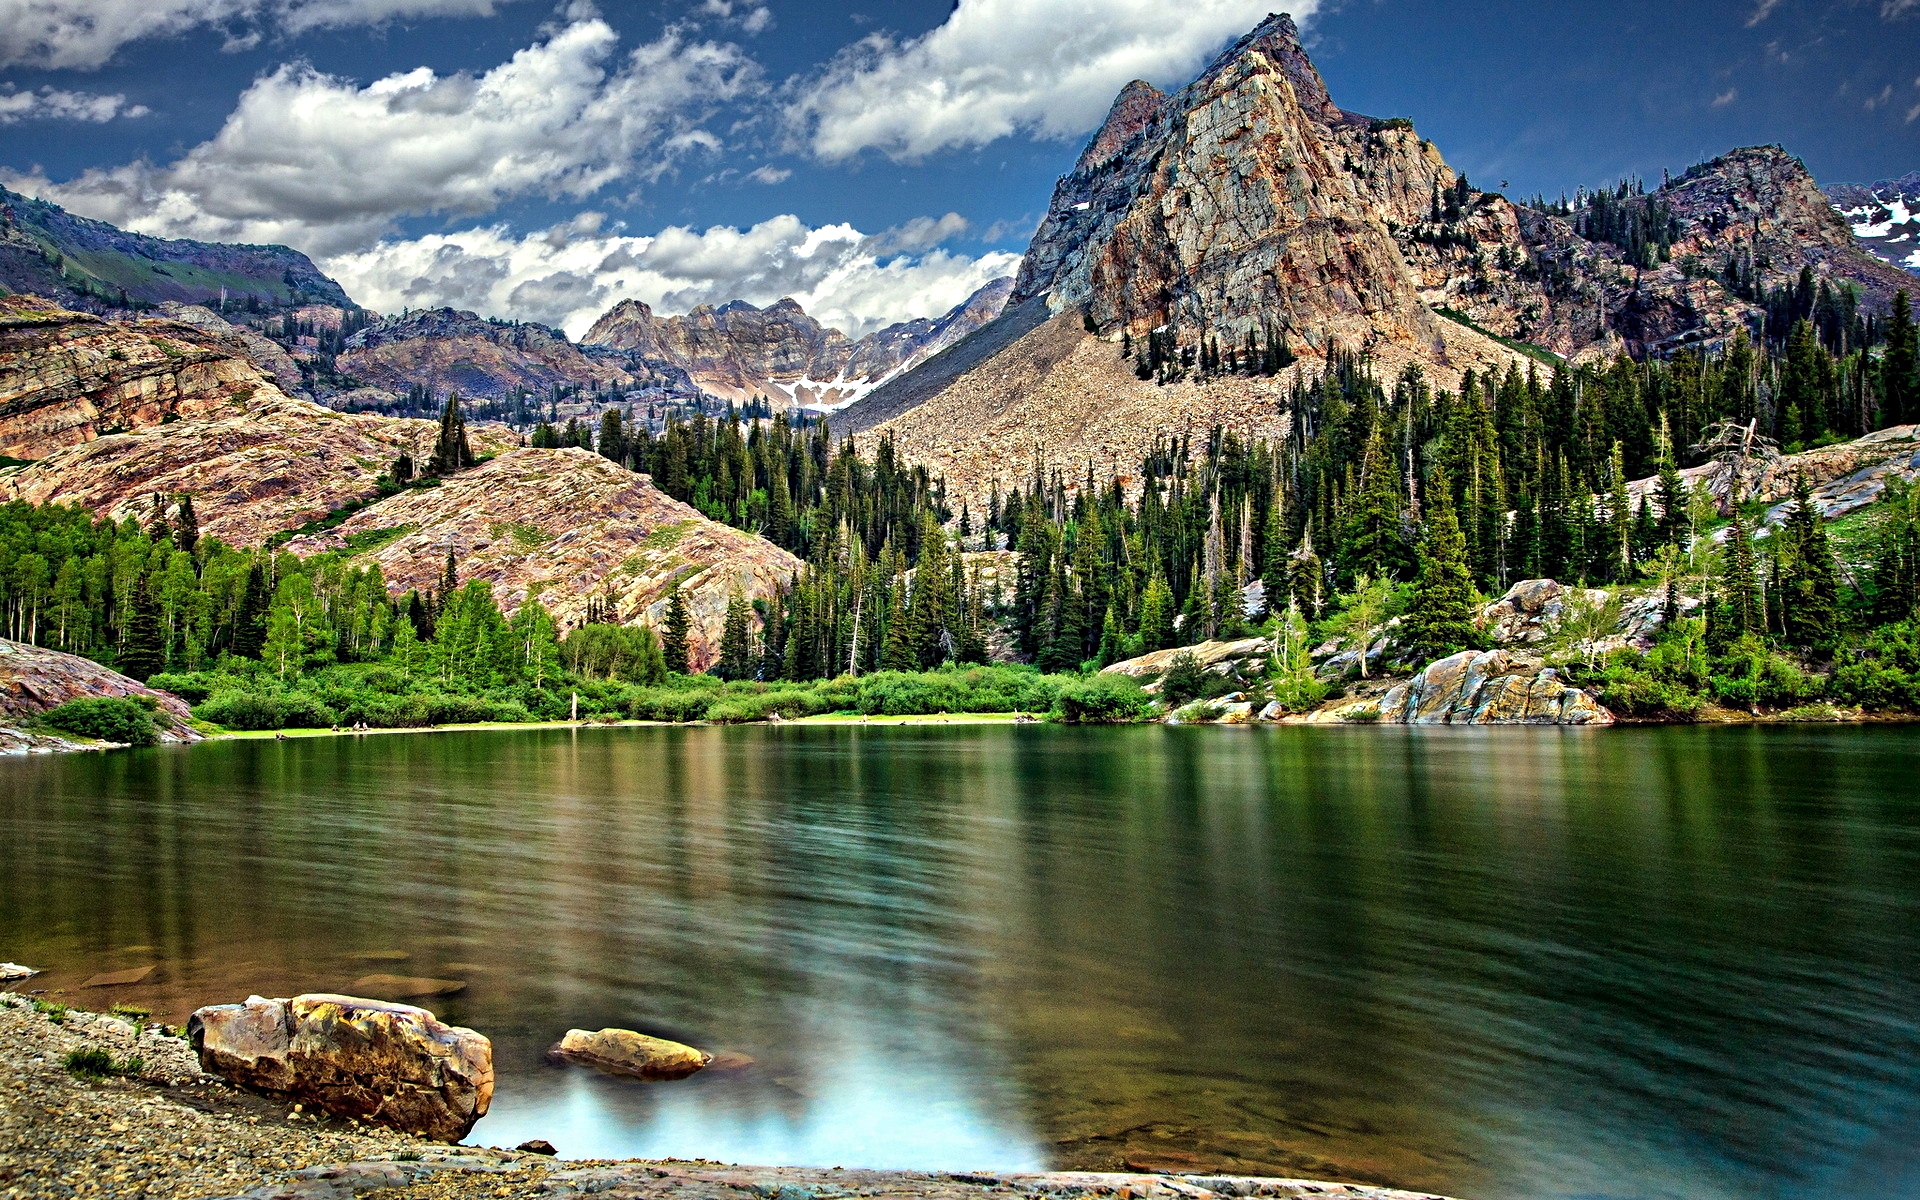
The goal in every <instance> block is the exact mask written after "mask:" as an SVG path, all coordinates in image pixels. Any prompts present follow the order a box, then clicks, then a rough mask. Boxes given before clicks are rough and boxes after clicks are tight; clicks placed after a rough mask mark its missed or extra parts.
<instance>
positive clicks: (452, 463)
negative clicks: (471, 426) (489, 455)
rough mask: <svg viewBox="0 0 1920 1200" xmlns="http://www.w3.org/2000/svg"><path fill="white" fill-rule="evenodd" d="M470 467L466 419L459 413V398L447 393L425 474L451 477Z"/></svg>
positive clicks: (470, 459)
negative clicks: (445, 403) (436, 436)
mask: <svg viewBox="0 0 1920 1200" xmlns="http://www.w3.org/2000/svg"><path fill="white" fill-rule="evenodd" d="M472 465H473V448H472V447H471V446H469V445H468V444H467V419H466V417H465V416H464V415H462V413H461V411H460V396H459V393H457V392H449V393H448V394H447V405H446V408H444V409H442V410H441V413H440V435H439V437H438V438H436V439H435V441H434V443H433V454H432V456H431V457H429V458H428V459H427V470H426V473H427V474H428V475H432V476H441V475H452V474H453V473H454V472H456V471H464V470H466V469H467V468H468V467H471V466H472Z"/></svg>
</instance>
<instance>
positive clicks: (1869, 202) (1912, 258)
mask: <svg viewBox="0 0 1920 1200" xmlns="http://www.w3.org/2000/svg"><path fill="white" fill-rule="evenodd" d="M1822 190H1823V191H1825V192H1826V196H1827V199H1828V200H1830V201H1832V202H1833V207H1834V208H1835V209H1837V210H1838V211H1839V213H1840V215H1841V216H1842V217H1844V218H1846V220H1847V222H1848V224H1850V225H1851V226H1852V227H1853V236H1854V239H1855V240H1856V241H1858V242H1859V243H1860V246H1861V248H1862V249H1865V250H1866V251H1867V252H1868V253H1870V254H1872V255H1874V256H1875V257H1877V258H1879V259H1880V260H1882V261H1883V262H1886V263H1888V264H1890V265H1892V266H1896V267H1902V268H1904V269H1906V270H1908V271H1910V272H1912V273H1914V274H1916V275H1920V171H1914V172H1911V173H1909V174H1906V175H1902V176H1901V177H1900V178H1898V179H1883V180H1881V181H1880V182H1879V183H1836V184H1833V185H1830V186H1828V187H1826V188H1824V189H1822Z"/></svg>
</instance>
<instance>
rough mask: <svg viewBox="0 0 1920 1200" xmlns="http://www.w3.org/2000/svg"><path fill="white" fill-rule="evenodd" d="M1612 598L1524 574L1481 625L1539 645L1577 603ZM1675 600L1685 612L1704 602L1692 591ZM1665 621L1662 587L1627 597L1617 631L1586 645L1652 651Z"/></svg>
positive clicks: (1498, 637)
mask: <svg viewBox="0 0 1920 1200" xmlns="http://www.w3.org/2000/svg"><path fill="white" fill-rule="evenodd" d="M1612 599H1613V594H1612V593H1610V592H1606V591H1602V590H1601V589H1599V588H1577V587H1568V586H1566V585H1565V584H1563V583H1559V582H1557V581H1555V580H1552V579H1523V580H1521V581H1520V582H1518V583H1516V584H1514V585H1513V586H1512V587H1510V588H1508V589H1507V591H1506V594H1505V595H1503V596H1501V597H1500V598H1499V599H1498V600H1495V601H1492V602H1491V603H1489V604H1487V605H1486V606H1485V607H1484V608H1482V609H1481V610H1480V624H1481V626H1482V627H1483V628H1485V629H1486V630H1487V631H1488V633H1490V634H1491V635H1492V637H1493V640H1494V642H1495V643H1496V644H1498V645H1500V646H1502V647H1512V646H1538V645H1542V644H1544V643H1546V642H1548V641H1551V640H1552V639H1553V638H1555V637H1556V636H1557V635H1558V634H1559V633H1560V630H1561V623H1562V622H1563V621H1565V620H1566V618H1567V616H1568V614H1569V612H1570V611H1572V607H1573V606H1576V605H1584V606H1587V607H1591V608H1603V607H1605V606H1606V605H1607V604H1608V603H1609V602H1610V601H1611V600H1612ZM1675 602H1676V607H1677V608H1678V609H1679V611H1680V614H1681V615H1682V616H1687V615H1691V614H1692V613H1693V611H1694V610H1695V609H1697V608H1699V607H1700V601H1699V600H1697V599H1694V598H1693V597H1691V596H1677V597H1676V598H1675ZM1665 622H1666V594H1665V592H1663V591H1662V590H1660V589H1658V588H1655V589H1652V590H1650V591H1645V592H1641V593H1639V594H1637V595H1631V596H1622V597H1620V604H1619V611H1618V620H1617V621H1616V622H1615V624H1614V629H1613V631H1612V632H1611V633H1609V634H1607V635H1606V636H1604V637H1602V638H1600V639H1598V640H1596V641H1595V642H1594V643H1593V645H1592V646H1591V647H1588V646H1586V645H1585V644H1584V643H1583V644H1582V645H1581V647H1580V650H1581V652H1582V653H1588V652H1591V653H1593V654H1596V655H1600V654H1606V653H1609V652H1611V651H1613V650H1616V649H1619V648H1620V647H1622V646H1631V647H1633V648H1634V649H1636V650H1643V651H1644V650H1650V649H1652V648H1653V641H1654V638H1655V637H1657V636H1658V635H1659V632H1660V627H1661V626H1662V625H1663V624H1665Z"/></svg>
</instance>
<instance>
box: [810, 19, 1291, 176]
mask: <svg viewBox="0 0 1920 1200" xmlns="http://www.w3.org/2000/svg"><path fill="white" fill-rule="evenodd" d="M1271 7H1272V5H1271V0H1181V3H1177V4H1169V3H1167V2H1166V0H958V3H957V4H956V5H955V7H954V10H953V13H952V15H950V16H949V17H948V18H947V20H946V21H945V23H943V24H942V25H940V26H939V27H938V28H936V29H934V30H932V31H931V32H929V33H927V34H925V35H923V36H921V37H917V38H912V39H908V40H905V41H901V40H897V39H895V38H893V37H891V36H888V35H886V34H874V35H872V36H869V37H867V38H863V39H862V40H861V41H859V42H857V43H855V44H854V45H853V46H850V47H848V48H847V49H846V50H844V51H842V52H841V53H840V54H839V56H837V57H836V58H835V59H834V61H833V62H832V63H831V64H830V65H829V66H828V67H827V69H826V70H825V71H824V72H823V73H822V74H821V75H820V76H819V77H817V78H816V79H814V80H812V81H811V82H810V83H808V84H807V85H806V86H804V87H803V89H802V91H801V94H800V95H799V97H798V98H797V99H796V100H795V102H794V103H793V105H792V106H791V108H790V109H789V112H788V117H789V120H790V121H791V122H792V123H793V125H794V126H795V128H796V129H797V130H798V131H799V135H800V137H801V138H802V140H804V141H805V142H806V144H807V145H808V146H809V147H810V148H811V149H812V151H813V152H814V153H815V154H816V155H818V156H819V157H820V158H822V159H826V160H828V161H836V160H840V159H845V158H849V157H851V156H853V155H855V154H858V153H859V152H860V151H862V150H866V149H877V150H880V151H882V152H883V153H885V154H887V155H889V156H890V157H893V158H895V159H903V160H914V159H919V158H923V157H925V156H926V155H929V154H932V153H934V152H936V151H939V150H945V149H950V148H953V147H964V146H981V145H985V144H986V143H988V142H991V141H993V140H995V139H997V138H1002V137H1006V136H1008V135H1009V134H1013V133H1020V132H1025V133H1029V134H1032V135H1035V136H1038V137H1046V138H1064V137H1072V136H1074V135H1077V134H1081V133H1084V132H1086V131H1087V130H1089V129H1091V128H1093V127H1094V126H1095V125H1096V124H1097V123H1098V122H1099V121H1100V119H1101V117H1103V116H1104V115H1105V114H1106V111H1107V108H1108V106H1109V105H1111V104H1112V103H1113V98H1114V96H1115V95H1116V94H1117V93H1118V92H1119V90H1120V89H1121V88H1122V87H1124V86H1125V85H1126V84H1127V83H1128V82H1129V81H1130V80H1134V79H1147V80H1149V81H1151V82H1154V83H1160V84H1170V83H1177V82H1184V81H1185V80H1186V79H1187V78H1189V77H1190V76H1192V75H1193V74H1194V73H1195V72H1196V71H1198V70H1199V68H1200V67H1201V66H1202V65H1204V63H1205V62H1206V60H1207V58H1208V57H1209V56H1210V55H1212V54H1213V53H1214V52H1216V51H1217V50H1218V49H1219V48H1220V47H1221V46H1222V45H1224V44H1225V43H1226V42H1227V41H1229V40H1230V39H1232V38H1233V37H1235V36H1237V35H1239V34H1242V33H1245V32H1246V31H1247V30H1249V29H1251V28H1252V27H1253V26H1254V25H1256V24H1257V23H1259V21H1260V20H1261V19H1262V18H1263V17H1265V16H1266V15H1267V13H1268V11H1269V10H1270V8H1271ZM1317 7H1318V0H1299V2H1298V3H1296V4H1294V5H1292V10H1293V13H1294V15H1295V17H1297V18H1299V19H1301V20H1305V19H1306V18H1307V17H1309V16H1311V15H1312V13H1313V12H1314V10H1315V9H1316V8H1317Z"/></svg>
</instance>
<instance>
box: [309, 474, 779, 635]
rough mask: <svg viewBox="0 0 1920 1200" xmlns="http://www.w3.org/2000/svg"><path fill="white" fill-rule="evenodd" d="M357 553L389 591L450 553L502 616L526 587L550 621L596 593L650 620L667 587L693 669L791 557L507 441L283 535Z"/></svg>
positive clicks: (621, 615)
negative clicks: (683, 612) (679, 611)
mask: <svg viewBox="0 0 1920 1200" xmlns="http://www.w3.org/2000/svg"><path fill="white" fill-rule="evenodd" d="M368 541H383V544H379V545H377V546H374V547H373V548H371V549H368V550H365V551H363V552H362V553H363V561H366V562H370V563H377V564H378V565H379V567H380V569H381V572H382V573H383V574H384V575H385V577H386V580H387V583H388V585H389V586H390V587H394V588H400V589H404V588H421V589H423V590H424V589H426V588H429V587H431V586H433V585H434V584H435V583H436V581H437V580H438V579H439V577H440V572H441V570H442V568H443V567H444V565H445V563H446V558H447V552H448V551H449V550H451V551H452V552H453V554H454V558H455V561H456V562H457V563H458V564H459V572H460V578H461V579H462V580H472V579H478V580H483V581H485V582H486V583H489V584H491V585H492V586H493V589H494V598H495V599H496V600H497V601H498V602H499V604H500V606H501V607H502V608H503V609H505V610H507V611H509V612H511V611H513V610H515V609H518V608H519V606H520V605H521V604H522V603H524V602H525V600H526V598H527V596H528V595H530V594H536V593H537V594H538V595H539V597H540V602H541V603H542V604H544V605H546V606H547V607H548V608H549V609H550V610H551V611H552V612H553V614H554V616H555V617H556V618H557V619H558V620H559V621H560V622H561V623H562V624H563V625H575V624H578V623H580V622H581V621H582V620H584V619H585V617H586V610H587V605H588V602H589V601H594V600H597V601H600V602H601V603H603V604H605V605H606V606H607V607H608V608H609V610H610V611H611V612H612V613H613V614H614V615H615V616H616V617H617V618H618V619H619V620H621V621H624V622H634V621H640V622H645V623H647V624H651V625H653V626H654V627H655V628H659V627H660V625H661V623H662V621H664V619H665V615H666V604H667V594H668V591H669V590H670V589H671V588H672V587H673V586H674V585H675V584H678V585H679V587H680V593H681V596H682V597H683V598H684V599H685V600H686V603H687V610H688V615H689V617H690V618H691V621H692V628H691V630H690V632H689V636H688V646H689V653H690V656H691V657H692V659H693V662H694V666H695V667H696V668H700V667H704V666H706V665H708V664H709V663H711V662H713V661H714V660H715V658H716V657H717V654H718V648H719V644H720V634H721V631H722V629H723V627H724V626H725V624H726V615H727V604H728V601H729V600H730V599H731V597H732V596H733V595H734V594H735V593H736V592H737V593H738V594H740V595H742V596H744V597H746V598H747V599H749V600H756V599H758V600H771V599H773V598H774V597H775V596H776V595H778V594H779V592H780V591H781V590H782V589H783V588H784V587H785V586H786V584H787V582H788V581H789V580H790V579H791V578H792V576H793V575H794V573H795V572H796V571H798V570H799V568H800V561H799V560H798V559H797V558H795V557H794V556H793V555H791V554H789V553H787V552H786V551H785V550H782V549H780V548H779V547H778V546H775V545H774V544H773V543H771V542H769V541H767V540H766V539H764V538H760V537H756V536H754V535H753V534H750V533H745V532H743V531H741V530H738V529H733V528H731V527H729V526H726V525H721V524H719V523H718V522H715V521H710V520H708V519H707V518H706V517H704V516H702V515H701V514H700V513H699V511H698V510H696V509H694V508H692V507H690V506H688V505H686V504H682V503H680V502H679V501H678V500H675V499H673V498H672V497H670V496H668V495H667V494H666V493H665V492H662V491H660V490H659V489H658V488H656V487H654V486H653V482H652V481H651V480H650V479H649V478H648V477H647V476H645V475H636V474H634V473H633V472H631V471H628V470H627V469H626V468H624V467H621V466H619V465H617V464H615V463H613V462H610V461H608V460H607V459H605V458H602V457H601V456H599V455H597V454H594V453H592V452H591V451H587V450H579V449H568V450H513V451H509V452H508V453H505V454H502V455H501V456H500V457H499V458H496V459H495V460H493V461H492V462H489V463H485V464H482V465H481V466H479V467H476V468H474V469H473V470H471V471H465V472H462V473H461V474H459V475H455V476H452V477H450V478H448V479H446V480H444V481H443V482H442V483H441V484H440V486H439V487H434V488H424V489H420V490H417V491H410V492H404V493H402V494H400V495H398V496H394V497H393V498H391V499H389V500H384V501H382V502H381V503H379V504H377V505H374V506H372V507H370V508H367V509H365V510H363V511H361V512H359V513H356V514H355V515H354V516H352V517H350V518H349V519H348V520H346V521H345V522H343V523H342V524H340V525H339V526H337V527H336V528H334V529H331V530H328V531H326V532H324V533H317V534H313V535H311V536H307V537H302V538H296V539H295V540H293V541H292V542H290V543H288V546H287V548H288V549H289V550H291V551H293V552H294V553H297V554H313V553H317V552H319V551H322V550H340V549H348V548H350V547H352V546H353V545H355V544H365V543H366V542H368Z"/></svg>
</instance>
